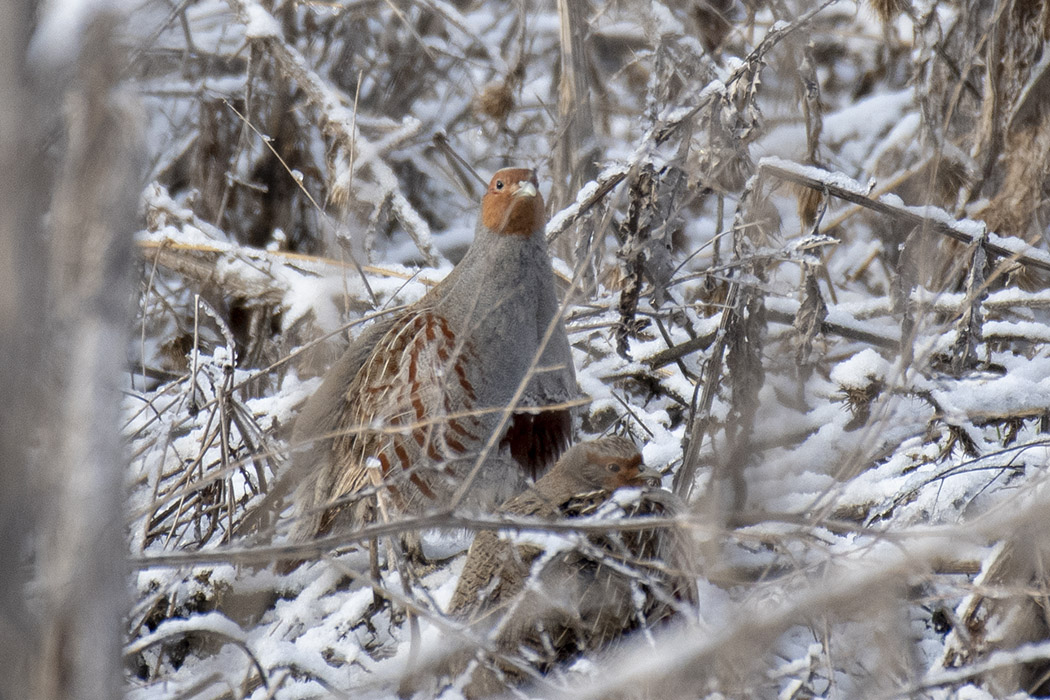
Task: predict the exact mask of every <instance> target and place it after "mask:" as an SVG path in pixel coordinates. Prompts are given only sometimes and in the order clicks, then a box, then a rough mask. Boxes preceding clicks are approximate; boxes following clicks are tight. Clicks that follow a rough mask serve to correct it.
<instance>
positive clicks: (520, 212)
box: [293, 168, 576, 539]
mask: <svg viewBox="0 0 1050 700" xmlns="http://www.w3.org/2000/svg"><path fill="white" fill-rule="evenodd" d="M545 223H546V215H545V212H544V206H543V198H542V196H541V195H540V193H539V188H538V182H537V179H536V175H535V173H534V172H533V171H532V170H529V169H526V168H506V169H503V170H500V171H498V172H497V173H496V174H495V175H493V177H492V180H491V181H490V182H489V186H488V189H487V191H486V192H485V195H484V196H483V198H482V202H481V211H480V214H479V216H478V222H477V226H476V229H475V235H474V241H473V242H472V243H471V246H470V248H469V249H468V250H467V252H466V254H465V255H464V256H463V259H462V260H461V261H460V262H459V264H458V265H456V267H455V269H454V270H453V271H452V272H451V273H450V274H449V275H448V277H446V278H445V279H444V280H443V281H442V282H441V283H440V284H438V285H437V286H436V287H435V288H433V289H432V290H431V291H430V292H429V293H428V294H426V295H425V296H424V297H423V298H422V299H420V300H419V301H418V302H416V303H415V304H413V305H412V306H410V307H409V308H407V309H405V310H403V311H402V312H400V313H398V314H396V315H394V316H391V317H389V318H387V319H384V320H382V321H379V322H377V323H375V324H373V325H372V326H371V327H369V328H368V329H367V330H366V331H365V332H363V333H362V334H361V335H360V336H359V337H358V338H357V340H355V341H354V342H353V343H352V344H351V346H350V348H349V349H348V350H347V351H346V353H345V354H344V355H343V356H342V357H341V358H340V359H339V360H338V361H337V362H336V363H335V365H333V367H332V368H330V369H329V371H328V373H327V374H326V376H325V380H324V382H323V383H322V385H321V388H320V389H319V390H318V391H317V393H315V394H314V396H313V397H311V399H310V400H309V401H308V402H307V404H306V406H305V407H304V409H303V411H302V413H301V415H300V417H299V419H298V421H297V423H296V428H295V434H294V436H293V440H294V441H295V442H296V443H298V444H301V445H306V446H308V448H307V449H305V450H302V451H301V452H300V453H299V454H297V455H296V457H295V463H296V467H295V470H296V474H297V478H298V479H299V480H300V484H301V485H300V486H299V488H298V491H297V494H296V503H297V510H298V521H299V525H298V527H297V528H296V532H295V537H296V538H297V539H306V538H309V537H311V536H313V535H314V534H317V533H319V532H326V531H328V530H330V529H331V528H332V527H333V526H334V525H335V524H336V523H337V522H345V523H348V524H352V523H356V522H359V521H360V519H361V515H362V512H363V511H362V508H361V507H358V506H350V507H348V506H347V503H352V502H354V501H355V499H356V500H361V499H360V497H361V496H364V495H366V494H368V498H366V499H364V500H361V503H362V505H364V504H365V503H367V501H368V499H370V498H373V497H379V498H386V499H387V500H388V506H389V508H390V509H393V510H398V511H420V510H424V509H426V508H428V507H431V506H447V505H448V504H449V503H450V502H451V501H452V496H453V494H460V493H461V494H464V495H466V496H467V499H466V501H467V503H473V504H475V505H480V506H494V505H495V504H496V503H498V502H499V501H500V500H502V499H504V498H506V497H507V496H509V495H511V494H513V493H515V492H517V491H519V490H520V489H521V488H522V487H523V486H525V485H526V483H527V476H532V477H536V476H538V475H539V474H541V473H543V472H544V471H545V470H546V469H547V468H548V467H549V466H550V464H552V463H553V462H554V461H555V460H556V459H557V457H558V456H559V455H560V454H561V452H562V451H563V450H564V449H565V446H566V445H567V444H568V441H569V437H570V434H571V429H572V418H571V415H570V413H569V410H568V409H567V408H565V406H564V404H565V403H566V402H567V401H569V400H570V399H572V398H574V397H575V395H576V379H575V373H574V371H573V364H572V357H571V354H570V350H569V343H568V338H567V337H566V335H565V330H564V328H563V327H562V322H561V318H560V313H559V310H560V304H559V301H558V298H557V296H556V294H555V288H554V277H553V272H552V271H551V264H550V258H549V256H548V253H547V248H546V240H545V238H544V235H543V229H544V225H545ZM523 385H524V390H523V391H522V392H520V393H519V388H520V387H522V386H523ZM516 398H517V400H518V403H517V404H516V405H515V407H514V409H515V410H514V412H513V414H512V415H511V417H510V420H504V418H503V414H504V409H505V407H506V406H508V404H510V403H511V402H512V401H513V400H515V399H516ZM494 434H495V435H496V436H497V437H498V439H499V441H498V443H497V444H498V445H499V449H497V450H490V451H488V452H487V453H485V452H484V451H483V450H484V448H485V446H486V445H487V444H488V443H489V440H490V437H491V436H493V435H494ZM300 465H302V466H301V467H300ZM475 466H477V467H478V468H477V469H475ZM364 509H365V510H367V507H365V508H364Z"/></svg>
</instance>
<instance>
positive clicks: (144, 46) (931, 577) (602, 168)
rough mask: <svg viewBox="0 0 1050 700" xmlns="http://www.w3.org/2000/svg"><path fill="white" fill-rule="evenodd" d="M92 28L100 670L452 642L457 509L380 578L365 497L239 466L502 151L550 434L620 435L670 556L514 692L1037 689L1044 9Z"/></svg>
mask: <svg viewBox="0 0 1050 700" xmlns="http://www.w3.org/2000/svg"><path fill="white" fill-rule="evenodd" d="M124 32H125V40H126V42H127V44H128V46H129V47H130V48H129V54H128V56H129V57H130V60H129V61H128V67H127V68H126V71H127V75H126V77H125V78H124V84H125V86H126V87H127V88H128V89H129V90H130V91H133V93H134V94H135V95H136V96H137V97H138V98H139V99H140V100H141V104H142V108H141V113H142V116H143V117H144V119H145V120H146V128H145V145H146V151H147V156H148V159H147V163H148V174H147V183H146V184H145V187H144V189H143V191H142V195H141V219H140V225H141V231H140V232H139V233H138V235H137V249H138V253H139V261H138V263H137V270H138V280H139V283H140V286H139V295H138V300H137V301H138V314H137V317H136V319H135V325H134V327H133V329H132V331H131V336H132V338H133V342H132V347H131V348H130V356H131V361H130V362H129V367H128V386H127V391H126V394H125V398H124V400H123V405H122V410H123V415H124V416H125V418H126V423H125V424H124V428H123V430H124V436H125V438H126V441H127V444H128V452H129V454H130V458H131V461H130V469H129V471H128V476H127V486H128V490H129V499H128V502H127V512H126V525H127V528H128V550H129V555H130V557H131V560H132V563H133V568H134V573H133V575H132V577H131V580H130V582H129V586H130V588H131V589H132V592H133V596H134V604H133V607H132V608H131V610H130V612H129V613H128V616H127V629H126V640H125V643H126V647H125V656H126V660H127V663H128V665H127V675H126V689H127V693H128V695H129V697H132V698H143V699H145V698H180V697H191V696H192V697H207V698H229V697H234V698H240V697H251V698H267V697H278V698H293V697H294V698H299V697H326V696H329V695H332V696H336V697H346V696H351V697H393V696H395V695H396V694H397V693H398V690H399V686H401V683H402V677H403V676H404V675H405V674H406V673H407V672H410V671H411V670H413V669H414V668H418V667H419V665H420V664H423V663H425V660H426V659H428V658H432V657H434V656H436V655H438V654H440V653H441V652H443V651H446V650H447V648H448V647H450V646H456V645H471V644H475V645H481V646H484V643H485V640H478V639H474V638H472V637H471V632H470V630H465V629H463V628H462V626H460V625H459V624H458V623H457V622H456V621H454V620H450V619H448V618H447V617H446V616H445V615H444V609H445V606H446V605H447V603H448V600H449V598H450V597H451V595H452V592H453V589H454V588H455V584H456V577H457V575H458V572H459V570H460V569H461V567H462V561H463V557H462V555H461V554H460V553H459V552H461V551H462V549H463V547H464V546H465V544H464V542H465V540H466V539H467V538H465V536H464V531H465V530H469V529H470V528H464V525H469V524H470V523H466V522H463V521H457V520H456V519H455V518H454V517H452V518H448V519H446V520H445V521H441V520H433V519H432V520H427V521H425V522H424V523H423V524H425V525H426V526H427V528H430V529H428V530H427V534H426V535H425V540H426V542H425V548H426V549H427V551H428V553H430V554H431V557H430V559H431V561H430V564H429V565H428V566H427V567H425V568H418V569H416V570H410V568H406V567H401V568H398V567H396V566H394V565H393V561H389V562H388V561H387V559H388V558H389V557H387V553H388V551H389V550H385V549H383V548H382V547H380V550H381V553H382V554H383V556H382V557H381V559H382V562H381V563H382V567H381V568H380V570H379V573H380V578H379V579H378V580H376V579H374V578H372V574H371V573H370V566H369V560H368V552H367V549H366V545H367V541H368V539H369V537H368V536H367V533H366V535H360V534H358V535H349V536H347V537H345V538H343V539H341V540H339V541H326V542H325V543H324V544H323V546H318V547H316V548H314V549H313V550H309V549H307V550H302V549H300V550H294V551H292V549H289V548H288V546H287V545H285V544H284V539H283V538H284V535H285V534H286V532H287V524H286V523H284V522H283V520H282V519H281V518H277V519H276V522H270V520H271V519H270V518H269V516H270V515H272V513H271V512H267V509H268V508H269V510H272V508H270V507H269V505H268V503H267V501H266V494H267V493H268V491H269V489H270V487H271V486H272V484H273V483H274V482H275V480H279V479H280V477H281V474H282V470H283V469H284V468H285V467H286V466H287V454H288V446H287V440H288V437H289V433H290V426H291V424H292V423H293V421H294V418H295V416H296V414H297V411H298V408H299V407H300V406H301V404H302V402H303V401H304V400H305V398H306V397H307V396H309V395H310V393H311V392H312V391H313V390H314V389H316V387H317V385H318V383H319V379H318V377H319V375H320V374H321V373H322V372H323V370H324V369H325V367H326V366H327V365H328V363H329V362H330V361H331V360H332V359H333V358H334V357H335V356H336V355H337V353H338V352H339V351H340V350H341V349H342V348H343V347H345V343H346V341H347V339H348V337H353V336H355V335H356V334H357V333H358V332H360V329H361V328H362V324H365V323H368V322H370V320H371V318H372V316H373V315H374V314H375V313H376V312H379V311H382V310H384V309H388V308H391V307H394V306H397V305H400V304H406V303H410V302H412V301H414V300H416V299H419V298H420V297H421V296H422V295H423V294H424V293H425V292H426V290H427V289H428V287H429V286H430V285H432V284H433V283H434V282H435V281H437V280H439V279H441V278H442V277H443V276H444V275H445V274H447V273H448V271H449V270H450V269H451V268H452V265H453V264H454V262H455V261H456V260H458V259H459V256H461V255H462V253H463V251H464V249H465V247H466V246H467V245H468V244H469V242H470V238H471V234H472V232H473V227H474V220H475V216H476V211H477V206H478V198H479V196H480V193H481V185H480V183H479V181H478V180H477V178H475V176H474V174H473V173H472V172H471V169H474V170H476V171H477V173H479V174H480V175H481V177H482V178H484V179H486V180H487V177H488V175H489V174H490V173H491V172H493V171H495V170H496V169H497V168H499V167H501V166H504V165H509V164H522V165H525V166H529V167H535V168H536V169H537V170H538V173H539V176H540V182H541V190H542V191H543V194H544V197H545V198H546V201H547V205H548V210H549V212H550V214H551V221H550V224H549V225H548V229H547V233H548V238H549V240H550V241H551V243H550V249H551V253H552V255H553V257H554V259H555V260H554V267H555V271H556V273H557V275H558V277H559V284H560V287H561V290H560V291H561V293H562V294H563V295H565V297H566V298H567V299H568V304H567V309H568V311H567V315H566V319H565V320H566V326H567V330H568V333H569V338H570V341H571V342H572V344H573V352H574V357H575V362H576V369H577V375H578V379H579V385H580V389H581V393H582V394H583V395H585V397H586V400H585V401H583V402H581V405H580V406H579V407H578V408H577V409H576V415H577V420H576V424H577V425H576V427H577V433H578V439H581V440H582V439H587V438H588V437H594V436H598V435H602V434H606V433H611V432H615V433H621V434H627V435H630V436H631V437H632V438H633V439H634V440H635V441H636V442H637V443H638V444H639V446H644V448H643V454H644V457H645V461H646V464H647V465H648V466H650V467H652V468H656V469H659V470H661V471H663V472H664V474H665V477H664V483H663V485H664V487H665V488H666V489H668V490H670V491H673V492H674V494H675V495H676V496H677V497H678V498H679V499H680V500H681V502H682V505H681V506H680V508H679V509H678V512H677V514H676V515H674V517H673V519H669V520H667V521H666V522H664V524H663V525H662V526H661V527H667V528H669V529H673V530H674V531H676V532H677V533H678V536H679V538H680V541H681V542H683V543H684V545H683V546H684V548H685V553H686V556H684V557H683V558H682V561H681V562H676V563H675V564H674V566H676V567H678V568H679V569H681V573H684V574H685V575H687V576H689V577H691V578H692V579H693V580H695V582H696V595H695V601H694V600H687V599H682V600H679V601H677V604H676V606H675V615H674V616H673V618H672V620H671V621H669V623H668V624H665V625H662V626H660V627H658V628H654V629H636V630H634V631H633V632H632V633H630V634H626V635H625V636H624V637H622V638H621V639H618V640H615V641H614V642H613V643H610V644H607V645H605V646H604V647H603V648H601V649H587V650H585V651H584V652H583V653H581V654H580V655H578V656H577V657H576V658H572V659H568V660H567V661H566V662H565V663H563V664H561V665H557V666H554V667H552V668H550V669H546V671H545V673H544V674H543V675H542V677H539V676H537V677H535V678H533V681H532V683H533V684H532V685H526V686H524V689H523V690H522V691H521V692H523V693H526V694H531V695H535V696H565V697H595V698H607V697H620V696H621V695H622V696H624V697H635V696H648V697H659V698H664V697H683V698H685V697H697V698H700V697H779V698H808V697H829V698H857V697H897V696H907V697H931V698H946V697H960V698H986V697H987V698H991V697H1004V696H1006V695H1009V694H1012V693H1013V694H1016V695H1013V696H1012V697H1027V695H1028V694H1033V695H1037V694H1039V692H1040V691H1042V690H1046V689H1047V688H1050V684H1048V683H1047V681H1048V678H1050V675H1048V674H1050V664H1048V663H1047V660H1048V659H1050V635H1048V629H1050V624H1048V621H1047V620H1048V618H1047V612H1046V605H1045V601H1046V600H1047V598H1046V596H1047V592H1046V589H1047V575H1046V569H1045V566H1044V557H1045V555H1046V554H1047V553H1048V552H1050V546H1048V545H1050V538H1048V536H1047V534H1046V527H1047V513H1048V512H1050V511H1048V508H1050V493H1048V491H1046V489H1048V488H1050V486H1048V484H1047V483H1046V481H1047V475H1048V468H1050V439H1048V435H1050V353H1048V351H1047V342H1048V341H1050V325H1048V324H1047V321H1048V318H1050V290H1048V289H1047V279H1048V274H1050V253H1048V252H1047V251H1048V246H1047V240H1046V235H1045V231H1046V225H1047V221H1048V214H1050V212H1048V210H1047V207H1046V206H1045V205H1044V202H1045V191H1046V184H1047V182H1048V180H1047V175H1048V174H1050V110H1048V107H1047V100H1046V94H1047V82H1046V81H1047V76H1048V75H1050V73H1048V68H1050V54H1044V53H1043V49H1044V42H1045V41H1046V38H1047V37H1048V36H1050V5H1047V4H1045V3H1020V2H1019V3H1005V2H1003V3H996V2H990V1H982V0H962V1H960V2H948V1H947V0H942V1H933V2H930V1H929V0H917V1H916V2H914V3H908V2H894V1H884V0H880V1H879V2H876V1H875V0H872V1H871V2H870V3H865V4H860V5H858V4H854V3H851V2H845V1H841V2H835V1H834V0H832V1H830V2H825V3H822V4H820V5H817V4H813V3H805V2H798V1H797V0H788V1H786V2H783V1H769V2H766V1H763V0H746V1H745V2H742V3H738V2H732V1H731V0H707V1H703V0H698V1H696V2H658V1H656V0H614V1H612V2H607V3H606V2H584V1H581V2H575V1H574V0H566V1H565V2H556V0H521V1H519V2H514V3H508V2H497V1H496V0H487V1H485V2H481V1H479V0H447V1H446V0H414V1H412V2H407V1H402V0H393V1H383V0H336V1H334V2H280V1H277V0H274V1H273V2H269V1H268V0H190V1H183V2H174V1H172V2H163V1H161V0H148V1H146V2H142V3H141V4H140V5H138V6H137V7H136V8H135V9H134V11H133V12H131V13H130V14H129V17H128V21H127V24H126V26H125V27H124ZM113 351H114V352H119V349H117V348H114V349H113ZM285 515H287V513H285ZM596 517H597V516H596ZM609 517H614V515H611V516H609ZM587 522H593V521H591V520H589V521H587ZM599 522H603V521H599ZM476 524H477V523H474V525H476ZM441 525H445V527H444V528H442V527H441ZM404 527H405V528H416V529H418V528H419V527H420V526H419V525H414V524H412V523H411V522H409V523H406V524H404ZM529 537H531V538H532V541H533V542H540V543H545V544H546V545H549V546H550V547H552V548H554V549H557V548H559V547H562V548H564V547H566V546H570V545H571V544H572V543H573V542H578V541H579V538H577V539H576V540H573V539H572V538H573V537H574V536H573V535H572V533H571V532H569V533H567V532H565V531H564V530H562V531H560V532H558V533H547V534H541V535H535V534H534V535H529ZM536 538H539V539H536ZM567 543H568V544H567ZM282 547H284V549H282ZM439 555H442V556H439ZM288 558H298V559H305V560H307V561H306V563H304V564H303V565H301V566H299V567H298V568H297V569H295V570H294V571H293V572H291V573H287V574H285V573H279V572H280V571H281V570H282V569H281V568H280V567H275V565H274V564H275V562H278V561H282V560H286V559H288ZM388 564H389V565H388ZM669 565H670V564H669ZM463 683H464V680H463V678H459V679H452V680H450V681H449V682H448V683H447V684H437V685H434V687H431V688H429V689H428V690H426V691H420V692H421V694H425V693H442V694H443V695H442V697H446V698H455V697H459V693H460V691H461V689H462V688H463ZM404 690H405V688H404V687H402V691H404Z"/></svg>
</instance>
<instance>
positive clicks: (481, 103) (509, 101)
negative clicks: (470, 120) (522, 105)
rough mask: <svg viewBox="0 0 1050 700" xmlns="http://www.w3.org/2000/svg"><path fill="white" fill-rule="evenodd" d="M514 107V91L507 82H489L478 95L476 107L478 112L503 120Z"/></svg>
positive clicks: (499, 120)
mask: <svg viewBox="0 0 1050 700" xmlns="http://www.w3.org/2000/svg"><path fill="white" fill-rule="evenodd" d="M513 108H514V93H513V92H511V89H510V86H509V85H507V83H505V82H501V83H489V84H488V85H486V86H485V87H484V88H482V89H481V94H479V95H478V101H477V104H476V109H477V111H478V113H480V114H483V115H485V116H486V117H489V118H490V119H494V120H496V121H498V122H503V121H505V120H506V119H507V115H509V114H510V110H512V109H513Z"/></svg>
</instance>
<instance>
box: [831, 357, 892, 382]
mask: <svg viewBox="0 0 1050 700" xmlns="http://www.w3.org/2000/svg"><path fill="white" fill-rule="evenodd" d="M889 368H890V363H889V362H888V361H886V360H885V359H884V358H883V357H882V356H881V355H879V354H878V353H877V352H875V351H874V350H872V349H871V348H865V349H864V350H861V351H860V352H858V353H857V354H856V355H854V356H853V357H851V358H850V359H848V360H846V361H845V362H840V363H839V364H837V365H835V369H833V370H831V381H833V382H835V383H836V384H838V385H840V386H841V387H843V388H848V389H865V388H867V387H868V386H869V385H870V384H871V383H872V382H881V381H885V379H886V374H887V372H888V371H889Z"/></svg>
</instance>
